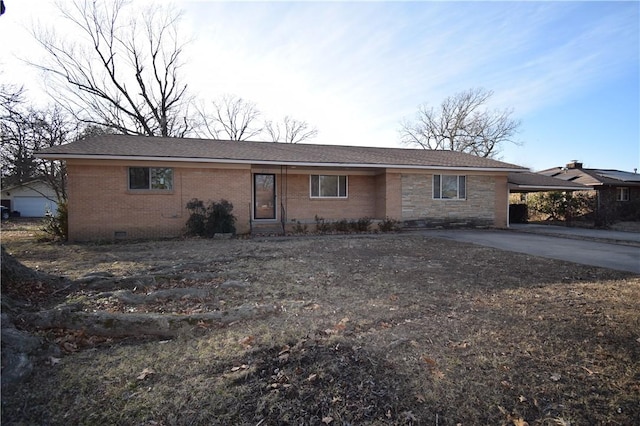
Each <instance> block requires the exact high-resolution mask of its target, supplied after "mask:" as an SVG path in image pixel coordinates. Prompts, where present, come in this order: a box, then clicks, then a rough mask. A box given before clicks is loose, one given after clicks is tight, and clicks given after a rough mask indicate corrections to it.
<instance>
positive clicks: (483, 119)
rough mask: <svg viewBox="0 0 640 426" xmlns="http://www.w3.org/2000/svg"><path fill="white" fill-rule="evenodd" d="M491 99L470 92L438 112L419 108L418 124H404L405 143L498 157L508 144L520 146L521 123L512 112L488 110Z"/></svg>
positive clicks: (455, 97) (445, 103)
mask: <svg viewBox="0 0 640 426" xmlns="http://www.w3.org/2000/svg"><path fill="white" fill-rule="evenodd" d="M491 96H493V92H492V91H488V90H485V89H470V90H467V91H463V92H460V93H457V94H455V95H453V96H450V97H448V98H446V99H445V100H444V101H443V102H442V104H441V105H440V108H439V109H436V108H433V107H428V106H427V105H426V104H425V105H422V106H420V107H419V109H418V113H417V114H416V118H415V120H413V121H410V120H404V121H403V122H402V123H401V129H400V137H401V140H402V142H403V143H405V144H407V145H417V146H420V147H422V148H424V149H440V150H452V151H460V152H466V153H469V154H473V155H477V156H479V157H495V156H496V155H497V154H498V152H499V151H500V148H501V145H502V144H504V143H505V142H510V143H514V144H519V142H517V141H516V140H515V139H514V136H515V135H516V133H517V132H518V128H519V127H520V121H518V120H514V119H512V118H511V115H512V113H513V112H512V111H511V110H502V111H499V110H494V111H490V110H488V109H487V108H485V105H486V103H487V101H488V100H489V99H490V98H491Z"/></svg>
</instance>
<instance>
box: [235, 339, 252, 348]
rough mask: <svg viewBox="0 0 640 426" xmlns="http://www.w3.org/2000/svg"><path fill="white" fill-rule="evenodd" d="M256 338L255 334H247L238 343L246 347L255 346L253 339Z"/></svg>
mask: <svg viewBox="0 0 640 426" xmlns="http://www.w3.org/2000/svg"><path fill="white" fill-rule="evenodd" d="M254 340H255V337H254V336H247V337H244V338H242V339H240V340H239V341H238V343H240V344H241V345H242V346H244V347H245V348H250V347H251V346H253V341H254Z"/></svg>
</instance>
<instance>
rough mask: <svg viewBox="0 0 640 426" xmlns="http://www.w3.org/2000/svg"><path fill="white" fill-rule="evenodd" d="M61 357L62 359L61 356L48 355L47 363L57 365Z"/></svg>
mask: <svg viewBox="0 0 640 426" xmlns="http://www.w3.org/2000/svg"><path fill="white" fill-rule="evenodd" d="M61 359H62V358H56V357H52V356H50V357H49V365H51V366H52V367H53V366H54V365H58V364H59V363H60V361H61Z"/></svg>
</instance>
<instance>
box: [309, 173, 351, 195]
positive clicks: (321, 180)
mask: <svg viewBox="0 0 640 426" xmlns="http://www.w3.org/2000/svg"><path fill="white" fill-rule="evenodd" d="M309 181H310V182H309V186H310V194H311V198H347V187H348V185H347V177H346V176H339V175H311V177H310V179H309Z"/></svg>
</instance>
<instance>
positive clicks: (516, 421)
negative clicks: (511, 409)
mask: <svg viewBox="0 0 640 426" xmlns="http://www.w3.org/2000/svg"><path fill="white" fill-rule="evenodd" d="M511 421H512V422H513V425H514V426H529V423H527V422H526V421H525V420H524V419H522V418H520V417H512V418H511Z"/></svg>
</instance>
